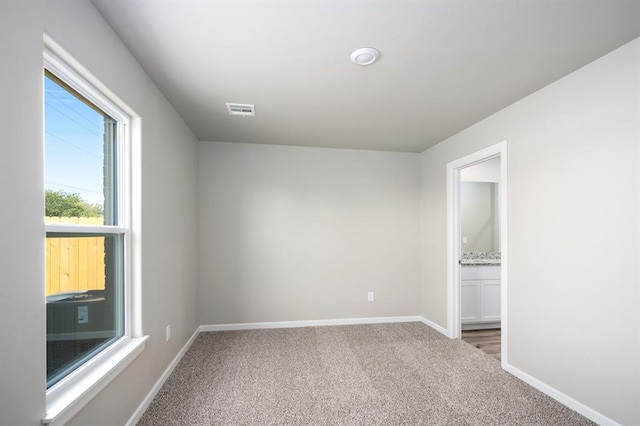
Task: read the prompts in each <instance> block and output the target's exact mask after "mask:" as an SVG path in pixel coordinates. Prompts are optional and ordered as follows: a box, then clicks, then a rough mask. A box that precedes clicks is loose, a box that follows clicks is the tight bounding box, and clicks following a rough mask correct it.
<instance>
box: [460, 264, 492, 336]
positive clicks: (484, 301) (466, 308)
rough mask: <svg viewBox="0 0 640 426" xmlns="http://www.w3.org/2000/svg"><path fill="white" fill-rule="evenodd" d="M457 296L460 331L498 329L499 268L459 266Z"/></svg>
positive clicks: (490, 266)
mask: <svg viewBox="0 0 640 426" xmlns="http://www.w3.org/2000/svg"><path fill="white" fill-rule="evenodd" d="M460 295H461V320H462V329H463V330H475V329H483V328H499V327H500V311H501V303H500V297H501V285H500V266H497V265H474V266H463V267H462V268H461V272H460Z"/></svg>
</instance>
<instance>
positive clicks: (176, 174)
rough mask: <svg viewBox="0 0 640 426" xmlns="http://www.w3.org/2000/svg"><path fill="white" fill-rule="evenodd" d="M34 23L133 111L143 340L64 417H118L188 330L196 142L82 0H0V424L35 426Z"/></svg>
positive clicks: (39, 134) (193, 291)
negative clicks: (137, 121)
mask: <svg viewBox="0 0 640 426" xmlns="http://www.w3.org/2000/svg"><path fill="white" fill-rule="evenodd" d="M43 31H44V32H46V33H47V34H48V35H49V36H51V37H52V39H53V40H54V41H56V42H57V43H58V44H60V45H61V46H62V47H63V48H64V49H65V50H67V51H68V53H70V54H71V55H72V56H73V57H74V58H75V59H76V60H77V61H79V62H80V63H81V64H82V65H83V66H84V67H85V68H87V69H88V70H89V72H91V73H92V74H93V75H94V76H95V77H97V78H98V79H99V80H100V81H101V82H102V83H104V85H106V87H107V88H108V89H110V90H111V91H112V92H113V93H114V94H116V95H117V96H118V97H120V98H121V99H122V100H123V101H124V102H125V103H126V104H127V105H128V106H129V107H131V108H132V109H133V110H134V111H135V112H136V113H137V114H138V115H139V116H140V117H141V126H142V140H141V146H140V148H139V155H140V156H141V164H138V165H137V166H135V165H134V167H136V171H135V172H136V173H137V174H138V176H139V178H140V180H141V192H142V198H141V201H139V203H140V206H139V207H140V208H141V218H140V219H141V223H142V228H141V230H139V235H137V237H140V236H141V237H142V244H141V247H139V248H140V249H141V265H140V267H141V268H140V269H139V270H138V272H140V273H141V275H142V277H143V281H142V295H143V306H142V310H143V324H142V328H143V332H144V334H148V335H150V339H149V341H148V342H147V347H146V349H145V350H144V351H143V353H142V354H141V355H140V356H139V357H138V358H137V359H136V360H135V361H134V362H133V363H132V364H130V365H129V366H128V367H127V369H126V370H125V371H124V372H122V373H121V374H120V375H119V376H118V377H117V378H116V379H115V380H114V381H113V382H111V384H110V385H109V386H107V387H106V388H105V389H104V390H103V391H102V392H101V393H100V394H99V395H98V396H97V397H96V398H94V399H93V400H92V401H91V402H90V403H89V404H88V405H87V406H86V407H85V408H84V409H83V410H82V411H81V412H80V413H79V414H78V415H77V416H76V417H75V418H74V419H72V420H71V422H70V424H77V425H87V424H91V425H101V424H104V425H114V424H124V423H125V422H126V421H127V420H128V419H129V418H130V416H131V415H132V414H133V412H134V410H135V409H136V408H137V407H138V405H139V404H140V403H141V402H142V400H143V399H144V397H146V395H147V393H148V392H149V391H150V390H151V388H152V387H153V385H154V384H155V382H156V380H158V379H159V377H160V376H161V374H162V373H163V372H164V370H165V368H166V367H167V366H168V365H169V363H170V362H171V360H172V359H173V358H174V357H175V356H176V354H177V353H178V352H179V350H180V349H181V348H182V347H183V346H184V344H185V343H186V342H187V340H188V338H189V337H190V336H191V335H192V334H193V332H194V331H195V330H196V328H197V326H198V318H197V313H196V306H197V266H198V265H197V240H198V233H197V217H198V216H197V214H198V212H197V203H198V199H197V186H198V182H197V171H196V168H197V141H196V139H195V137H194V135H193V134H192V132H191V131H190V130H189V129H188V128H187V127H186V125H185V124H184V122H183V121H182V119H181V118H180V117H179V116H178V115H177V113H176V112H175V111H174V110H173V108H172V107H171V106H170V105H169V103H168V102H167V101H166V100H165V98H164V97H163V96H162V95H161V94H160V92H159V91H158V89H157V88H156V87H155V86H154V84H153V83H152V82H151V80H150V79H149V78H148V77H147V76H146V74H145V73H144V72H143V70H142V69H141V67H140V66H139V65H138V63H137V62H136V61H135V60H134V58H133V57H132V56H131V55H130V53H129V52H128V51H127V49H126V48H125V46H124V45H123V44H122V42H121V41H120V40H119V39H118V38H117V37H116V36H115V34H114V33H113V32H112V30H111V29H110V27H109V26H108V25H107V24H106V23H105V21H104V20H103V19H102V17H101V16H100V14H99V13H98V12H97V11H96V10H95V9H94V8H93V6H92V5H91V4H90V3H89V2H88V1H75V0H56V1H47V2H40V1H33V0H28V1H22V0H15V1H14V0H4V1H0V35H1V37H0V46H1V48H2V51H1V55H2V56H1V57H2V72H1V73H0V76H1V86H0V87H1V89H2V90H1V92H2V100H1V103H0V105H1V107H2V113H1V114H0V117H1V119H2V128H3V142H2V143H1V144H0V149H1V150H2V151H1V154H0V179H1V180H0V191H1V192H0V195H1V196H0V199H2V200H3V201H2V203H3V204H2V207H1V208H0V218H1V220H0V234H1V235H2V241H3V246H4V249H3V252H2V253H3V255H2V256H0V269H1V270H2V271H3V273H2V297H0V304H1V307H2V308H1V309H0V333H1V334H0V338H1V339H2V341H3V342H5V343H6V344H7V348H6V349H5V350H3V351H1V353H0V361H1V362H0V365H1V366H2V367H1V368H0V377H1V380H0V382H1V383H3V386H2V387H0V392H1V398H0V423H2V424H7V425H9V424H11V425H36V424H38V425H39V424H41V422H40V420H41V418H42V417H43V416H44V414H45V377H46V371H45V365H46V362H45V357H46V356H45V354H46V351H45V341H46V339H45V298H44V238H45V234H44V220H43V215H44V188H43V170H42V167H43V151H44V149H43V117H42V111H43V60H42V58H43ZM7 203H9V204H7ZM9 205H10V206H11V207H10V208H9ZM167 324H171V329H172V338H171V340H170V341H169V342H165V339H164V331H165V326H166V325H167ZM9 384H11V385H9Z"/></svg>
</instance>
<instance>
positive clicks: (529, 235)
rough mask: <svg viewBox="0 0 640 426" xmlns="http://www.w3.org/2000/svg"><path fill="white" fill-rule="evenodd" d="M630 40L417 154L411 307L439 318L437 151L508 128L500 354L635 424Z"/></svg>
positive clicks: (453, 151)
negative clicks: (418, 202) (505, 340)
mask: <svg viewBox="0 0 640 426" xmlns="http://www.w3.org/2000/svg"><path fill="white" fill-rule="evenodd" d="M639 95H640V39H639V40H635V41H633V42H632V43H630V44H628V45H626V46H624V47H622V48H620V49H618V50H616V51H614V52H612V53H610V54H608V55H607V56H605V57H603V58H601V59H599V60H597V61H595V62H593V63H592V64H590V65H588V66H586V67H584V68H582V69H580V70H578V71H577V72H575V73H573V74H571V75H569V76H567V77H565V78H563V79H562V80H559V81H558V82H556V83H554V84H552V85H550V86H548V87H546V88H544V89H543V90H540V91H539V92H537V93H535V94H533V95H531V96H529V97H527V98H525V99H523V100H522V101H520V102H517V103H516V104H514V105H512V106H510V107H508V108H506V109H504V110H503V111H501V112H499V113H497V114H495V115H494V116H492V117H489V118H488V119H486V120H483V121H481V122H480V123H478V124H476V125H474V126H472V127H470V128H469V129H467V130H465V131H463V132H461V133H460V134H458V135H455V136H453V137H451V138H449V139H447V140H446V141H444V142H443V143H441V144H439V145H437V146H435V147H433V148H432V149H429V150H428V151H425V152H424V153H423V154H421V172H422V175H421V184H422V186H421V189H422V215H421V217H422V239H421V247H422V257H421V259H422V261H423V263H422V284H421V312H422V314H423V315H424V316H425V317H427V318H428V319H430V320H432V321H435V322H437V323H439V324H440V325H443V326H444V325H446V306H447V302H446V175H445V169H446V164H447V162H449V161H452V160H456V159H458V158H461V157H463V156H465V155H467V154H470V153H472V152H474V151H477V150H479V149H481V148H483V147H486V146H489V145H493V144H495V143H498V142H501V141H503V140H507V143H508V169H509V170H508V183H509V187H508V195H509V218H508V220H509V225H508V226H509V313H508V317H509V361H510V363H511V365H512V366H514V367H516V368H518V369H520V370H522V371H524V372H525V373H528V374H530V375H532V376H533V377H535V378H537V379H538V380H541V381H542V382H544V383H546V384H547V385H549V386H552V387H553V388H555V389H557V390H559V391H560V392H563V393H564V394H566V395H568V396H569V397H571V398H574V399H575V400H577V401H579V402H581V403H583V404H585V405H587V406H588V407H591V408H592V409H594V410H596V411H598V412H600V413H601V414H604V415H605V416H608V417H609V418H611V419H613V420H615V421H617V422H620V423H622V424H639V423H640V410H638V401H640V342H639V337H640V329H639V327H640V306H639V303H640V295H639V275H638V255H639V250H638V243H639V241H638V239H639V233H638V229H639V228H638V226H639V222H638V218H639V213H640V212H639V203H638V195H639V189H640V188H639V185H638V178H639V165H638V159H639V152H638V151H639V150H638V146H639V142H640V138H639V136H640V133H639V129H640V110H639V99H640V97H639Z"/></svg>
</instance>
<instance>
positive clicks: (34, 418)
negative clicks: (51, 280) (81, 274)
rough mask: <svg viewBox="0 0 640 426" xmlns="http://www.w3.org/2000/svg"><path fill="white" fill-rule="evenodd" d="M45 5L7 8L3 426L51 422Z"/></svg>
mask: <svg viewBox="0 0 640 426" xmlns="http://www.w3.org/2000/svg"><path fill="white" fill-rule="evenodd" d="M42 11H43V3H42V2H36V1H32V2H26V1H23V2H19V1H15V2H7V1H0V93H1V94H2V97H1V98H0V128H1V129H2V137H1V139H0V271H2V272H1V274H0V340H2V348H3V349H2V350H1V351H0V424H3V425H4V424H6V425H36V424H39V423H40V419H42V417H43V416H44V414H45V395H44V388H45V378H46V374H47V372H46V363H45V353H46V346H45V342H46V339H45V329H44V324H45V304H44V218H43V214H44V188H43V182H44V174H43V170H42V163H43V161H44V160H43V158H44V157H43V142H42V134H43V119H42V111H43V108H42V99H43V91H42V19H43V13H42Z"/></svg>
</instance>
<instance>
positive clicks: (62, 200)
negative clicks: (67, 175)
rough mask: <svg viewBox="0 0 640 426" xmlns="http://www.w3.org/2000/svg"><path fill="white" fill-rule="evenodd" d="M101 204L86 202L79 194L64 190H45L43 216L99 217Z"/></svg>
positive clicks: (101, 211)
mask: <svg viewBox="0 0 640 426" xmlns="http://www.w3.org/2000/svg"><path fill="white" fill-rule="evenodd" d="M102 214H103V210H102V206H101V205H99V204H90V203H87V202H86V201H85V200H83V199H82V198H81V197H80V194H75V193H68V192H64V191H52V190H50V189H47V190H46V192H45V214H44V215H45V216H51V217H100V216H102Z"/></svg>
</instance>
